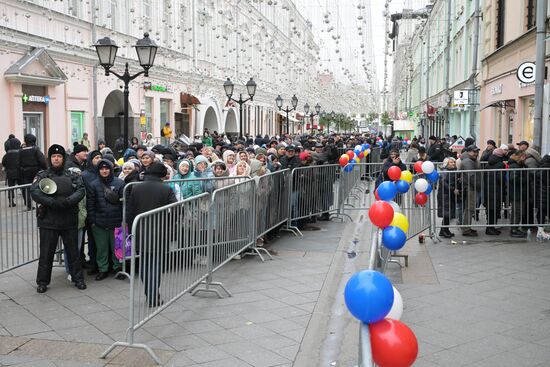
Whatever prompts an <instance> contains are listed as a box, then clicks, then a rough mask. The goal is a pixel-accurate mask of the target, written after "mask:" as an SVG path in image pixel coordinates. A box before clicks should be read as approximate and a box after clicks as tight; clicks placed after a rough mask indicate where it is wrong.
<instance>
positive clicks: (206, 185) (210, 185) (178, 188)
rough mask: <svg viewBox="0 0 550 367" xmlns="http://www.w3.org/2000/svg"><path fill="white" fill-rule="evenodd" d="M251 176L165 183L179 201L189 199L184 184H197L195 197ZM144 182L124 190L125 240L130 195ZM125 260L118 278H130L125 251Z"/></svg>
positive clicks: (123, 225)
mask: <svg viewBox="0 0 550 367" xmlns="http://www.w3.org/2000/svg"><path fill="white" fill-rule="evenodd" d="M249 179H250V176H237V177H209V178H189V179H182V180H169V181H164V183H165V184H167V185H169V186H170V187H172V189H173V190H174V194H175V195H176V197H177V198H178V200H179V201H182V200H185V199H189V198H184V197H183V194H182V185H183V184H189V185H194V184H196V185H197V186H196V188H194V189H192V191H195V192H194V195H198V194H202V193H205V192H208V193H212V192H213V191H214V190H215V189H217V188H221V187H224V186H228V185H231V184H234V183H235V182H239V181H243V180H249ZM141 183H142V182H141V181H140V182H131V183H129V184H127V185H126V186H124V190H123V192H122V208H123V209H122V224H121V227H122V236H123V238H126V239H128V238H129V237H128V221H127V214H128V213H127V212H128V208H127V204H128V200H129V195H130V193H131V190H132V187H133V186H135V185H139V184H141ZM123 254H124V258H123V259H122V260H120V261H121V271H120V272H118V273H117V276H118V275H119V274H122V275H124V276H126V277H128V278H129V277H130V274H129V273H128V269H127V266H126V261H127V260H129V259H130V257H128V256H126V251H123Z"/></svg>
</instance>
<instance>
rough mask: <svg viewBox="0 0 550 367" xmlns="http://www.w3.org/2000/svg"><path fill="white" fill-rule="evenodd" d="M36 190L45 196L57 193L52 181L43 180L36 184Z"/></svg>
mask: <svg viewBox="0 0 550 367" xmlns="http://www.w3.org/2000/svg"><path fill="white" fill-rule="evenodd" d="M38 188H39V189H40V191H42V192H43V193H44V194H46V195H53V194H55V192H56V191H57V184H56V183H55V181H54V180H52V179H49V178H43V179H41V180H40V182H39V183H38Z"/></svg>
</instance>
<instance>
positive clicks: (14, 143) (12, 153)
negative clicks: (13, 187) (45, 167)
mask: <svg viewBox="0 0 550 367" xmlns="http://www.w3.org/2000/svg"><path fill="white" fill-rule="evenodd" d="M20 148H21V142H20V141H19V139H17V138H11V139H10V140H9V147H8V151H7V153H6V155H4V157H2V167H4V169H5V170H6V177H7V178H8V179H10V180H18V179H19V178H21V170H20V168H19V167H20V166H19V149H20Z"/></svg>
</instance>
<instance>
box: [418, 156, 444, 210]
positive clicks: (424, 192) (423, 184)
mask: <svg viewBox="0 0 550 367" xmlns="http://www.w3.org/2000/svg"><path fill="white" fill-rule="evenodd" d="M414 171H415V172H416V173H418V174H422V173H423V174H424V175H425V177H426V178H419V179H418V180H416V181H415V183H414V188H415V190H416V191H417V194H416V196H415V197H414V202H415V203H416V204H418V205H421V206H424V205H426V203H427V202H428V195H430V193H431V192H432V190H433V188H432V184H434V183H435V182H437V180H438V179H439V173H438V172H437V170H436V169H435V165H434V164H433V163H432V162H430V161H425V162H422V161H418V162H416V163H415V164H414Z"/></svg>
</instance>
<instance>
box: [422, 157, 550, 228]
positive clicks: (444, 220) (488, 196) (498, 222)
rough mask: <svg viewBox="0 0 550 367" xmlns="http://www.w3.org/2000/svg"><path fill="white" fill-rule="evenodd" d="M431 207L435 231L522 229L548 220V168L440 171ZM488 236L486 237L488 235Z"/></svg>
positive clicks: (549, 173)
mask: <svg viewBox="0 0 550 367" xmlns="http://www.w3.org/2000/svg"><path fill="white" fill-rule="evenodd" d="M439 174H440V178H439V181H438V183H437V185H436V187H435V190H434V191H435V195H432V197H433V198H434V200H435V199H436V198H437V206H434V207H433V212H434V226H435V227H437V228H461V229H466V230H467V229H468V228H472V227H473V228H476V227H486V228H492V229H493V230H489V232H492V234H498V233H497V232H498V230H497V231H495V230H494V229H495V228H496V227H505V228H510V229H511V230H513V231H516V230H519V228H520V227H523V228H525V229H528V228H533V227H542V226H545V225H547V223H548V219H550V196H549V195H548V191H549V183H550V168H513V169H505V168H504V169H495V170H491V169H487V168H485V169H479V170H459V171H445V170H443V171H440V172H439ZM489 232H488V234H490V233H489Z"/></svg>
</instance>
